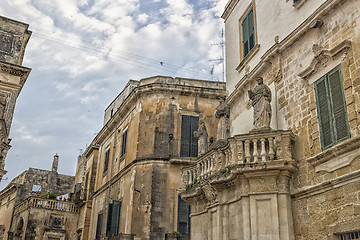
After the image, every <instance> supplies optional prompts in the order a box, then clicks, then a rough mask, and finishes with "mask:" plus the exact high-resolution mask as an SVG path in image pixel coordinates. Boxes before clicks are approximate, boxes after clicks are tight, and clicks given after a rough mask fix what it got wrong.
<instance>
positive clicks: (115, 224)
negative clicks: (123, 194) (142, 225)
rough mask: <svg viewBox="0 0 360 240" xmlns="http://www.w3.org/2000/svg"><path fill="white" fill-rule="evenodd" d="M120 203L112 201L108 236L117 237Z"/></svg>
mask: <svg viewBox="0 0 360 240" xmlns="http://www.w3.org/2000/svg"><path fill="white" fill-rule="evenodd" d="M120 216H121V201H114V205H113V208H112V221H111V231H110V236H113V235H118V234H119V230H120Z"/></svg>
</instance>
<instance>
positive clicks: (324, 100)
mask: <svg viewBox="0 0 360 240" xmlns="http://www.w3.org/2000/svg"><path fill="white" fill-rule="evenodd" d="M315 93H316V103H317V109H318V120H319V127H320V139H321V145H322V147H323V148H326V147H328V146H331V145H332V144H333V138H332V127H331V126H332V122H331V118H330V102H329V99H328V93H327V83H326V77H325V76H324V77H323V78H321V79H320V80H318V81H317V82H316V83H315Z"/></svg>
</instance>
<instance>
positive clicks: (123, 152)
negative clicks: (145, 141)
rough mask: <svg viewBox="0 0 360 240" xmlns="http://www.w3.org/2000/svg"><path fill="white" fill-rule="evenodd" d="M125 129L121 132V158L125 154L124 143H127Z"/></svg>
mask: <svg viewBox="0 0 360 240" xmlns="http://www.w3.org/2000/svg"><path fill="white" fill-rule="evenodd" d="M127 132H128V131H127V129H126V130H125V131H124V132H123V136H122V144H121V157H122V156H124V155H125V153H126V141H127Z"/></svg>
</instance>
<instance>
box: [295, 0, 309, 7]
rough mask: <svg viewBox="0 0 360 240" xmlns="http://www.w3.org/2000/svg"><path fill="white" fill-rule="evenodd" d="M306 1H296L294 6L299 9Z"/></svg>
mask: <svg viewBox="0 0 360 240" xmlns="http://www.w3.org/2000/svg"><path fill="white" fill-rule="evenodd" d="M305 2H306V0H298V1H297V2H296V3H294V4H293V7H294V8H296V9H299V8H301V7H302V5H304V4H305Z"/></svg>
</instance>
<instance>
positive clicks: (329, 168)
mask: <svg viewBox="0 0 360 240" xmlns="http://www.w3.org/2000/svg"><path fill="white" fill-rule="evenodd" d="M359 156H360V136H357V137H354V138H350V139H348V140H345V141H343V142H341V143H339V144H337V145H335V146H333V147H331V148H329V149H327V150H325V151H323V152H321V153H319V154H317V155H315V156H313V157H311V158H308V159H307V162H309V163H311V165H313V166H314V167H315V172H333V171H335V170H337V169H340V168H343V167H346V166H348V165H350V164H351V162H352V161H353V160H354V159H356V158H358V157H359Z"/></svg>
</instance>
